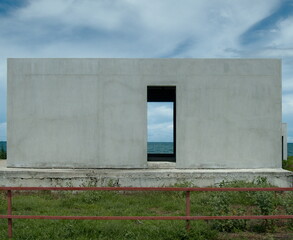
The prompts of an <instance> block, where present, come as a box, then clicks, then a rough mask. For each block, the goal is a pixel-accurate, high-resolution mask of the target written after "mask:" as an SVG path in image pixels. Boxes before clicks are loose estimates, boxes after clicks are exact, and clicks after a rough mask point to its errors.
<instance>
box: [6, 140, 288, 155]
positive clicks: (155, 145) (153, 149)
mask: <svg viewBox="0 0 293 240" xmlns="http://www.w3.org/2000/svg"><path fill="white" fill-rule="evenodd" d="M2 149H3V150H4V151H6V142H5V141H0V150H2ZM148 153H173V142H148ZM288 156H293V143H288Z"/></svg>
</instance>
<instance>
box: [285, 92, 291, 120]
mask: <svg viewBox="0 0 293 240" xmlns="http://www.w3.org/2000/svg"><path fill="white" fill-rule="evenodd" d="M283 114H284V115H285V116H286V115H292V116H293V93H291V94H283Z"/></svg>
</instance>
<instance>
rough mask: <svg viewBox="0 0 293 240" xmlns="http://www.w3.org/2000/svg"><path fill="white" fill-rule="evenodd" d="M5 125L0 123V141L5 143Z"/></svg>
mask: <svg viewBox="0 0 293 240" xmlns="http://www.w3.org/2000/svg"><path fill="white" fill-rule="evenodd" d="M6 129H7V124H6V122H3V123H0V141H6V137H7V133H6Z"/></svg>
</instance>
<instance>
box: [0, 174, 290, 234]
mask: <svg viewBox="0 0 293 240" xmlns="http://www.w3.org/2000/svg"><path fill="white" fill-rule="evenodd" d="M185 186H186V184H185ZM268 186H270V185H269V184H268V183H267V181H266V179H264V178H258V179H257V180H256V181H254V182H251V183H245V182H241V181H238V182H223V183H221V184H220V187H268ZM292 201H293V195H292V192H290V193H289V192H285V193H278V194H274V193H271V192H192V193H191V215H194V216H196V215H214V216H216V215H251V214H259V215H265V214H293V209H292V206H293V202H292ZM6 206H7V205H6V196H5V194H4V193H1V195H0V214H6V211H7V209H6ZM13 214H18V215H64V216H160V215H164V216H183V215H185V194H184V193H182V192H129V191H127V192H126V191H119V192H107V191H95V192H94V191H87V192H64V191H63V192H59V191H53V192H50V191H41V192H16V193H13ZM292 230H293V228H292V221H290V220H274V221H265V220H259V221H255V220H223V221H214V220H211V221H191V231H190V232H187V231H186V230H185V222H184V221H151V220H149V221H131V220H128V221H116V220H114V221H94V220H93V221H90V220H28V219H16V220H13V233H14V238H13V239H22V240H23V239H152V240H153V239H181V240H183V239H199V240H201V239H221V238H222V237H223V236H225V239H229V237H228V236H229V234H230V235H231V234H232V235H233V236H234V239H236V238H237V236H238V239H245V238H241V236H242V235H243V234H244V233H247V232H249V233H253V234H254V235H255V236H258V235H259V234H260V233H261V234H262V236H266V234H271V235H272V234H277V233H278V234H279V233H281V234H289V233H290V232H292ZM227 234H228V235H227ZM235 234H236V235H235ZM237 234H238V235H237ZM235 236H236V237H235ZM243 236H245V234H244V235H243ZM0 239H7V220H4V219H1V220H0Z"/></svg>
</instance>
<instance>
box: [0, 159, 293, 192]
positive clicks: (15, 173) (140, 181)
mask: <svg viewBox="0 0 293 240" xmlns="http://www.w3.org/2000/svg"><path fill="white" fill-rule="evenodd" d="M164 166H165V167H167V166H168V164H162V165H161V167H164ZM171 167H172V166H171ZM257 177H265V178H267V180H268V182H270V183H271V184H273V185H275V186H278V187H293V173H292V172H289V171H286V170H283V169H268V168H267V169H213V170H212V169H200V170H199V169H189V170H187V169H175V168H165V169H160V166H158V168H157V169H26V168H7V167H6V164H5V161H0V186H23V187H25V186H27V187H38V186H42V187H49V186H50V187H53V186H54V187H55V186H64V187H66V186H76V187H78V186H88V185H95V186H123V187H160V186H170V185H174V184H176V183H177V184H178V183H185V182H188V183H192V184H194V185H196V186H198V187H208V186H217V185H218V184H219V183H221V182H222V181H234V180H243V181H253V180H255V179H256V178H257Z"/></svg>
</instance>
